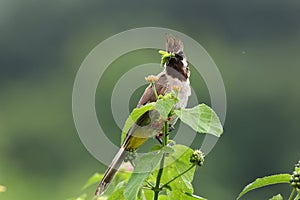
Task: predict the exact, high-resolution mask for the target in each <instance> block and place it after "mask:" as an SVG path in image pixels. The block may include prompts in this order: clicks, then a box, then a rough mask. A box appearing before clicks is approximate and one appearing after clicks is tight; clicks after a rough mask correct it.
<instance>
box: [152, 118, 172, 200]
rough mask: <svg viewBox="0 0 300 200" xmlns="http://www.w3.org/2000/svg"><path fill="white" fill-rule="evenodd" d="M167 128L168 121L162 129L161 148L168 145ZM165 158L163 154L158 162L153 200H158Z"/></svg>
mask: <svg viewBox="0 0 300 200" xmlns="http://www.w3.org/2000/svg"><path fill="white" fill-rule="evenodd" d="M168 128H169V123H168V121H165V125H164V127H163V144H162V145H163V146H166V145H167V144H168ZM165 157H166V154H165V153H163V156H162V158H161V160H160V166H159V170H158V173H157V177H156V185H155V187H154V188H153V190H154V200H158V195H159V192H160V191H161V187H159V186H160V179H161V176H162V173H163V170H164V164H165Z"/></svg>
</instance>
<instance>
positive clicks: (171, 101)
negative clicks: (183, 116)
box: [155, 95, 177, 120]
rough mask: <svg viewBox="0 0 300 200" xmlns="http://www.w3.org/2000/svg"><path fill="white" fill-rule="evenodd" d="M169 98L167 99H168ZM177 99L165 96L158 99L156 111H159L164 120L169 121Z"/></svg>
mask: <svg viewBox="0 0 300 200" xmlns="http://www.w3.org/2000/svg"><path fill="white" fill-rule="evenodd" d="M166 97H167V98H166ZM176 101H177V100H176V99H175V98H174V97H171V96H169V95H166V96H164V97H163V98H162V99H158V100H157V101H156V104H155V110H157V111H158V112H159V114H160V116H161V118H162V119H164V120H165V119H167V117H168V115H169V113H170V112H171V110H172V108H173V107H174V105H175V103H176Z"/></svg>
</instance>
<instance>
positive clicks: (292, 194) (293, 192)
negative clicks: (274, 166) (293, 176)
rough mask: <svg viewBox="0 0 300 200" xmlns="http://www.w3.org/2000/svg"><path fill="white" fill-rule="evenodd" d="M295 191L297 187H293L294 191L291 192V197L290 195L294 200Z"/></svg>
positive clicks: (290, 199) (290, 198)
mask: <svg viewBox="0 0 300 200" xmlns="http://www.w3.org/2000/svg"><path fill="white" fill-rule="evenodd" d="M295 192H296V188H293V190H292V192H291V194H290V197H289V199H288V200H292V198H293V196H294V194H295Z"/></svg>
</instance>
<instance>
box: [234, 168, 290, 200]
mask: <svg viewBox="0 0 300 200" xmlns="http://www.w3.org/2000/svg"><path fill="white" fill-rule="evenodd" d="M290 177H291V175H290V174H276V175H272V176H265V177H263V178H257V179H256V180H255V181H253V182H252V183H250V184H249V185H247V186H246V187H245V188H244V189H243V191H242V192H241V193H240V194H239V196H238V198H237V199H240V198H241V197H242V196H243V195H244V194H246V193H247V192H249V191H251V190H254V189H257V188H261V187H265V186H268V185H273V184H278V183H290Z"/></svg>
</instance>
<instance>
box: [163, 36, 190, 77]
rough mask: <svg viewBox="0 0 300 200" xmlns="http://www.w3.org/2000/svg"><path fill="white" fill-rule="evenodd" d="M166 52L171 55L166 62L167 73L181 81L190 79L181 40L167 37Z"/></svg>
mask: <svg viewBox="0 0 300 200" xmlns="http://www.w3.org/2000/svg"><path fill="white" fill-rule="evenodd" d="M166 50H167V53H168V54H169V55H172V56H169V57H168V59H167V60H166V62H165V69H166V71H167V73H168V74H169V75H170V76H172V77H174V78H178V79H179V80H183V81H185V80H187V79H188V78H189V74H190V71H189V66H188V61H187V59H186V56H185V55H184V52H183V43H182V42H181V40H179V39H177V38H175V37H174V36H172V35H168V36H167V44H166Z"/></svg>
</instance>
